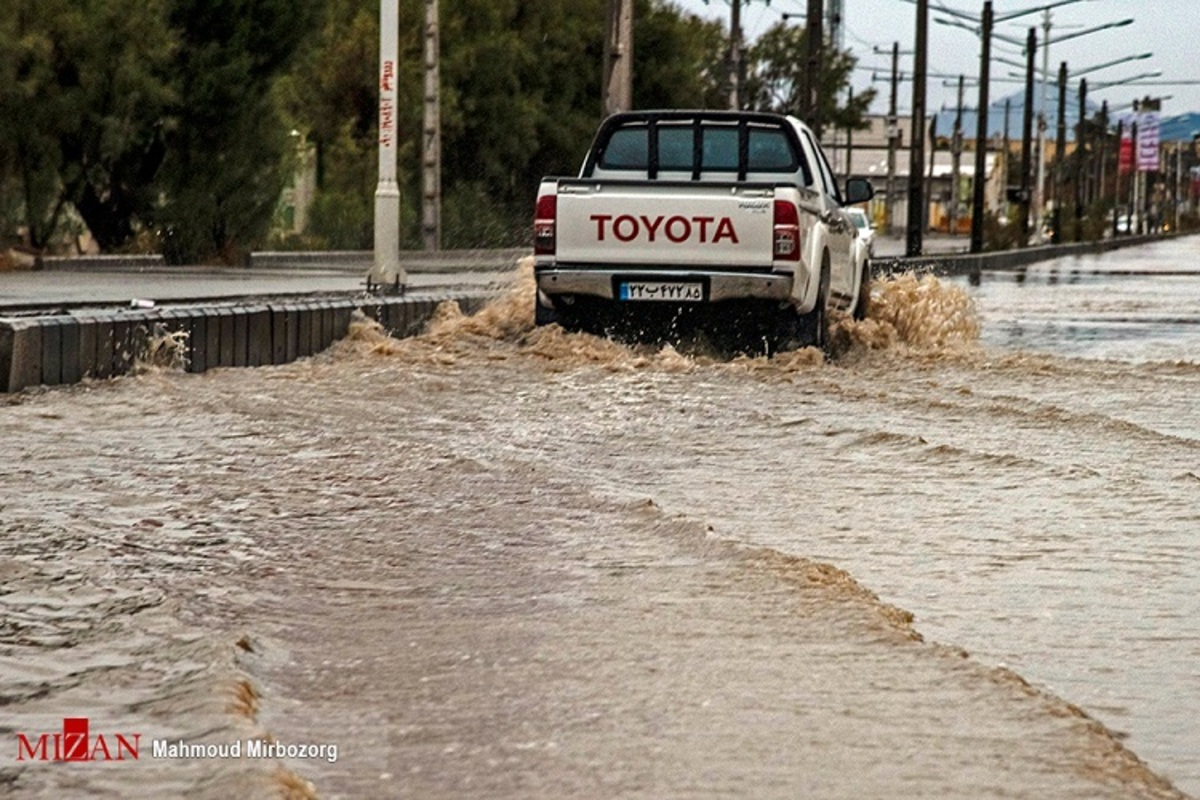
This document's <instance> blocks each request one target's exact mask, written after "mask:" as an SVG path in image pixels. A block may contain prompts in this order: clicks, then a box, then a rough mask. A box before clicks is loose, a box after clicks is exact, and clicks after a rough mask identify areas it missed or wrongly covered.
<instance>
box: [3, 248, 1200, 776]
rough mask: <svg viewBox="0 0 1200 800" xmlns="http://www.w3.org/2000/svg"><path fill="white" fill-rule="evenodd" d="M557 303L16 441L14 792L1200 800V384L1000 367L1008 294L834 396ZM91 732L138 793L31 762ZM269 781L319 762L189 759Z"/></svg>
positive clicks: (40, 402)
mask: <svg viewBox="0 0 1200 800" xmlns="http://www.w3.org/2000/svg"><path fill="white" fill-rule="evenodd" d="M1028 288H1030V287H1029V286H1028V285H1026V286H1025V287H1024V288H1023V289H1022V291H1024V289H1028ZM1046 290H1050V289H1049V287H1046ZM530 291H531V283H530V281H529V277H528V273H527V272H526V273H522V274H521V275H520V276H518V278H517V280H516V285H515V288H514V290H513V291H512V292H511V293H510V294H509V295H508V296H506V297H505V298H503V299H502V300H501V301H499V302H498V303H496V304H494V305H493V306H492V307H490V308H488V309H486V310H485V311H484V312H482V313H481V314H480V315H477V316H476V317H473V318H470V319H464V318H462V317H461V316H459V315H457V314H455V313H453V309H446V313H444V314H443V315H442V316H441V318H440V319H439V320H438V321H437V322H436V323H435V324H434V326H433V328H432V330H431V332H430V333H428V334H427V335H425V336H422V337H419V338H416V339H412V340H405V341H396V340H392V339H389V338H387V337H386V336H384V335H383V334H382V333H381V332H380V331H378V330H377V329H375V328H373V327H372V326H371V325H369V324H366V323H363V324H360V325H358V326H356V328H355V330H354V333H353V335H352V336H351V337H349V338H348V339H347V340H346V341H343V342H341V343H338V344H337V345H335V347H334V348H332V349H331V350H330V351H328V352H326V353H323V354H321V355H320V356H317V357H315V358H312V359H307V360H305V361H302V362H299V363H296V364H291V365H286V366H282V367H268V368H260V369H241V370H217V371H212V372H209V373H205V374H202V375H189V374H185V373H181V372H178V371H169V370H150V371H148V372H147V373H146V374H143V375H140V376H136V377H131V378H125V379H119V380H115V381H111V382H106V383H90V384H85V385H81V386H78V387H74V388H71V389H64V390H55V391H48V392H33V393H26V394H22V395H17V396H12V397H9V398H7V400H8V404H7V405H6V406H4V407H0V419H2V420H3V423H2V424H3V430H4V441H5V444H6V447H5V448H4V450H3V452H0V575H2V576H3V581H2V582H0V613H2V616H0V702H2V703H3V705H4V711H5V713H4V716H3V719H2V721H0V742H3V741H7V742H8V744H2V745H0V787H2V788H3V789H4V790H5V793H6V794H8V795H11V796H16V797H61V796H112V797H164V796H180V795H184V794H187V795H188V796H194V797H256V796H261V797H271V796H279V795H281V794H282V795H284V796H290V797H310V796H320V797H330V798H332V797H514V798H515V797H521V798H527V797H545V798H557V797H566V796H579V797H612V796H629V797H647V798H649V797H654V798H674V797H678V798H691V797H724V796H728V797H746V796H751V797H759V798H770V797H797V796H810V797H829V798H862V797H881V798H882V797H900V796H903V797H914V796H938V797H945V796H953V797H1029V798H1043V797H1056V798H1059V797H1062V798H1073V797H1077V798H1104V797H1113V798H1119V797H1178V796H1181V794H1180V790H1182V791H1184V792H1196V791H1200V757H1198V756H1197V753H1196V749H1195V747H1194V742H1195V741H1196V729H1195V723H1194V709H1195V708H1197V707H1200V672H1198V671H1197V669H1196V667H1195V664H1196V663H1197V656H1200V635H1198V634H1197V630H1196V622H1195V621H1196V620H1197V619H1198V618H1200V600H1198V599H1197V598H1198V597H1200V593H1198V592H1197V589H1198V588H1200V571H1198V569H1197V557H1196V556H1195V550H1196V539H1197V536H1198V535H1200V517H1198V513H1200V512H1198V509H1200V502H1198V501H1200V421H1198V419H1197V412H1196V404H1195V400H1194V398H1195V397H1196V396H1197V395H1198V393H1200V366H1197V364H1196V362H1195V361H1190V360H1187V359H1186V358H1182V359H1181V358H1174V357H1173V358H1170V359H1166V360H1154V359H1150V358H1147V357H1146V355H1145V352H1142V351H1139V353H1138V355H1137V357H1136V358H1124V359H1117V358H1096V357H1090V358H1080V357H1076V356H1073V355H1071V354H1055V353H1053V352H1043V353H1038V352H1031V351H1030V350H1028V349H1014V348H1012V347H1004V346H1000V345H997V344H995V343H993V342H992V341H991V340H989V335H991V334H990V333H989V323H990V322H991V320H992V316H990V315H994V314H995V313H996V312H995V311H994V310H989V309H988V308H987V306H986V304H985V301H986V300H987V299H988V297H990V295H988V291H989V288H988V284H987V282H986V281H985V283H984V286H983V287H982V291H980V290H979V289H974V290H973V289H972V287H969V286H965V285H957V284H952V283H947V282H939V281H936V280H934V279H931V278H917V277H915V276H901V277H899V278H896V279H893V280H891V281H889V282H887V283H886V284H884V285H883V286H881V287H880V288H879V290H878V291H877V295H876V302H875V308H874V310H873V312H872V315H871V318H870V319H868V320H866V321H865V322H862V323H857V324H855V323H849V322H847V321H843V322H841V323H839V325H838V329H837V331H836V336H835V343H836V349H837V353H838V355H837V357H836V358H835V359H833V360H831V361H827V360H825V359H823V358H822V357H821V356H820V355H819V354H817V353H815V352H814V351H801V352H798V353H794V354H787V355H784V356H782V357H778V358H775V359H769V360H768V359H762V358H756V359H752V358H736V359H720V358H715V357H712V356H710V355H706V354H704V351H703V348H702V347H701V348H698V349H697V350H696V351H694V352H690V353H688V352H684V353H681V352H678V351H676V350H675V349H673V348H670V347H668V348H639V347H626V346H622V345H618V344H615V343H612V342H608V341H605V340H602V339H598V338H595V337H590V336H586V335H566V334H563V333H562V332H561V331H559V330H558V329H557V328H549V329H544V330H537V331H533V330H531V329H530V325H529V319H528V316H529V315H528V309H529V308H530V305H529V301H530V299H531V298H530V296H529V295H530ZM1029 302H1035V301H1029ZM1037 302H1040V301H1037ZM1089 355H1092V356H1094V355H1095V353H1089ZM79 716H86V717H88V718H89V719H90V721H91V728H92V730H93V731H95V732H112V733H116V732H127V733H128V732H137V733H140V734H141V736H142V739H141V741H142V747H141V755H140V758H139V759H138V761H136V762H124V763H91V764H61V763H57V764H55V763H51V764H43V763H30V762H28V761H25V762H17V761H16V754H17V752H18V748H17V741H18V740H17V734H18V733H25V734H26V735H29V734H31V733H37V732H53V731H57V730H61V728H62V720H63V718H64V717H79ZM259 738H267V739H270V740H272V741H274V742H276V743H279V744H282V745H293V746H295V745H302V744H311V745H315V746H319V747H321V748H322V749H321V751H320V753H321V755H319V756H317V755H311V754H310V755H309V756H303V757H302V756H300V755H299V754H298V751H293V753H292V754H291V755H289V754H287V753H286V752H285V753H284V754H283V755H282V756H281V757H278V758H265V757H264V758H247V757H244V756H243V757H241V758H228V759H223V758H198V757H171V756H170V755H169V754H166V753H164V754H163V755H161V756H157V757H156V756H155V755H154V753H153V752H152V750H151V742H152V741H154V740H158V741H160V742H172V743H183V744H188V745H192V744H211V745H214V746H228V745H230V744H231V743H235V742H240V743H242V744H243V746H244V745H245V743H246V742H248V741H252V740H257V739H259ZM331 748H336V755H333V754H332V750H331ZM331 755H333V757H330V756H331ZM1172 784H1174V786H1177V787H1178V789H1176V788H1174V786H1172Z"/></svg>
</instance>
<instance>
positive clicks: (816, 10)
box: [735, 0, 825, 142]
mask: <svg viewBox="0 0 1200 800" xmlns="http://www.w3.org/2000/svg"><path fill="white" fill-rule="evenodd" d="M735 2H736V0H735ZM823 17H824V0H808V13H807V14H806V15H805V17H804V25H805V30H806V35H807V38H808V73H807V83H808V86H807V87H806V88H807V90H808V92H807V97H808V119H807V120H806V121H807V122H808V126H809V127H810V128H812V130H813V135H814V136H816V137H817V141H818V142H819V141H821V48H822V46H823V45H824V44H825V31H824V29H823V26H822V24H821V21H822V18H823Z"/></svg>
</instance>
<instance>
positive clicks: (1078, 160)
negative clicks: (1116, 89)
mask: <svg viewBox="0 0 1200 800" xmlns="http://www.w3.org/2000/svg"><path fill="white" fill-rule="evenodd" d="M1075 131H1076V133H1075V241H1076V242H1082V241H1083V204H1084V202H1085V200H1086V192H1085V190H1084V185H1083V184H1084V176H1085V175H1086V174H1087V78H1081V79H1080V80H1079V127H1078V128H1076V129H1075Z"/></svg>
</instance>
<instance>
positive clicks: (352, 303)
mask: <svg viewBox="0 0 1200 800" xmlns="http://www.w3.org/2000/svg"><path fill="white" fill-rule="evenodd" d="M490 297H491V294H489V293H486V292H464V293H455V294H438V295H416V296H407V297H371V298H366V299H354V298H346V299H325V300H303V301H295V302H284V303H264V304H259V305H238V306H211V307H210V306H188V307H164V308H156V309H145V310H126V311H116V312H99V313H95V314H86V315H82V314H81V315H68V314H60V315H55V316H45V317H21V318H11V319H0V393H2V392H18V391H20V390H22V389H25V388H27V387H30V386H39V385H44V386H58V385H63V384H71V383H78V382H79V381H81V380H83V379H84V378H109V377H113V376H116V375H123V374H125V373H127V372H129V371H130V369H132V367H133V365H134V364H135V363H136V362H137V360H138V359H143V358H145V357H146V356H147V354H148V352H149V350H150V347H151V345H152V342H153V341H155V340H156V339H158V338H161V337H163V336H165V335H169V334H182V336H183V338H184V340H185V342H186V345H185V355H186V364H187V366H186V368H187V371H188V372H205V371H206V370H209V369H213V368H215V367H257V366H264V365H268V364H286V363H288V362H289V361H295V360H296V359H298V358H303V357H305V356H310V355H313V354H314V353H319V352H321V351H322V350H324V349H325V348H327V347H329V346H330V345H331V344H333V343H334V341H336V340H337V339H340V338H342V337H343V336H345V335H346V332H347V330H348V329H349V326H350V320H351V317H352V315H353V314H354V312H355V311H361V312H362V313H363V314H365V315H366V316H368V317H370V318H371V319H374V320H376V321H378V322H379V323H380V324H381V325H382V326H383V327H384V328H385V329H387V330H388V331H389V332H390V333H391V334H392V335H394V336H398V337H405V336H412V335H414V334H417V333H419V332H420V331H421V330H422V328H423V327H424V326H425V323H427V322H428V321H429V320H430V319H431V318H432V317H433V314H434V312H435V311H436V310H437V307H438V306H439V305H440V304H441V303H443V302H445V301H448V300H453V301H456V302H457V303H458V304H459V306H460V307H462V309H463V311H464V313H474V312H475V311H478V310H479V309H480V308H482V307H483V305H484V303H486V302H487V300H488V299H489V298H490Z"/></svg>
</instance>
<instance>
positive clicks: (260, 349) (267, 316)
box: [246, 306, 272, 367]
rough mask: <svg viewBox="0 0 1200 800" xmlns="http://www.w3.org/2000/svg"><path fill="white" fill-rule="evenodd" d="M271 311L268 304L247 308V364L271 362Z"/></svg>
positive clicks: (261, 364)
mask: <svg viewBox="0 0 1200 800" xmlns="http://www.w3.org/2000/svg"><path fill="white" fill-rule="evenodd" d="M271 352H272V342H271V312H270V311H268V310H267V307H266V306H248V307H247V308H246V366H249V367H261V366H263V365H264V364H270V363H271Z"/></svg>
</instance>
